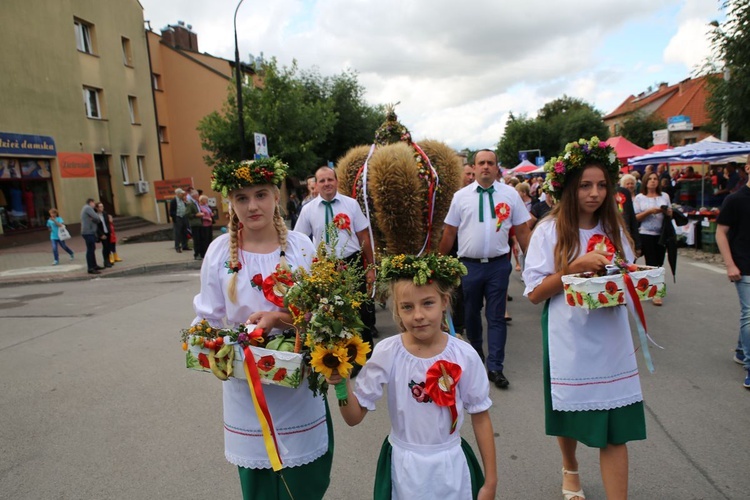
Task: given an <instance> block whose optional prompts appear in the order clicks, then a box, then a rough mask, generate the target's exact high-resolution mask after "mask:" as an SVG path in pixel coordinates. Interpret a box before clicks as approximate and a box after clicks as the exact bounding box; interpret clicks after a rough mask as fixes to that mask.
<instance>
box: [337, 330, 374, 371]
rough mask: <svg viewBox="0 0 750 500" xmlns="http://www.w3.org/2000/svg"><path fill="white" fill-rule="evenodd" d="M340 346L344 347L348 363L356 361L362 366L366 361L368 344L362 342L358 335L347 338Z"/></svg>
mask: <svg viewBox="0 0 750 500" xmlns="http://www.w3.org/2000/svg"><path fill="white" fill-rule="evenodd" d="M342 347H343V348H344V349H346V353H347V356H348V359H349V362H350V363H356V364H358V365H360V366H364V364H365V362H366V361H367V353H368V352H370V350H371V349H370V344H369V343H367V342H363V341H362V338H361V337H360V336H359V335H354V336H353V337H352V338H350V339H349V340H347V341H345V342H344V343H343V344H342Z"/></svg>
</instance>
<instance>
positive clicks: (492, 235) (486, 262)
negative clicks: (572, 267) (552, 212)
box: [439, 149, 530, 389]
mask: <svg viewBox="0 0 750 500" xmlns="http://www.w3.org/2000/svg"><path fill="white" fill-rule="evenodd" d="M497 173H498V165H497V156H496V155H495V152H494V151H491V150H489V149H482V150H480V151H477V153H476V154H475V156H474V174H475V178H476V181H475V182H472V183H471V184H469V185H468V186H466V187H464V188H463V189H460V190H459V191H457V192H456V194H454V195H453V200H452V201H451V206H450V209H449V210H448V215H447V216H446V217H445V224H444V226H443V237H442V239H441V240H440V246H439V252H440V253H441V254H443V255H447V254H448V253H449V252H450V250H451V246H453V242H454V240H455V239H456V236H458V258H459V259H460V260H461V262H462V263H463V264H464V265H465V266H466V269H467V270H468V274H467V275H466V276H464V277H463V278H462V279H461V285H462V287H463V291H464V318H465V319H464V321H465V326H466V335H467V337H468V338H469V342H471V345H472V346H473V347H474V349H476V351H477V352H478V353H479V356H480V357H481V358H482V360H484V359H485V357H484V348H483V343H484V341H483V338H482V317H481V313H482V307H483V306H485V317H486V318H487V347H488V352H487V359H486V361H487V377H488V378H489V380H490V381H491V382H492V383H494V384H495V386H497V387H498V388H500V389H505V388H507V387H508V385H509V384H510V383H509V382H508V379H507V378H506V377H505V375H504V374H503V368H504V362H505V339H506V336H507V324H506V322H505V296H506V294H507V292H508V281H509V278H510V259H508V253H509V252H510V250H511V249H510V245H509V243H508V232H509V231H510V228H511V226H512V227H514V228H515V230H516V231H515V232H516V237H517V238H518V243H519V244H520V245H521V250H523V252H524V253H526V248H527V247H528V244H529V234H530V230H529V226H528V225H527V224H526V221H528V220H529V218H530V216H529V212H528V210H526V206H525V205H524V203H523V200H522V199H521V197H520V196H519V194H518V192H517V191H516V190H515V189H514V188H512V187H510V186H507V185H505V184H501V183H500V182H498V181H497V180H496V179H497ZM485 302H486V304H485Z"/></svg>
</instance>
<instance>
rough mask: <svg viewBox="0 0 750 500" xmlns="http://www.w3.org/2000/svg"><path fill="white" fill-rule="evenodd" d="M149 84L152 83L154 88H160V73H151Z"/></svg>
mask: <svg viewBox="0 0 750 500" xmlns="http://www.w3.org/2000/svg"><path fill="white" fill-rule="evenodd" d="M151 84H152V85H153V87H154V90H161V75H157V74H156V73H151Z"/></svg>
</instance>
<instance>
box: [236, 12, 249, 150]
mask: <svg viewBox="0 0 750 500" xmlns="http://www.w3.org/2000/svg"><path fill="white" fill-rule="evenodd" d="M244 1H245V0H240V2H239V3H238V4H237V8H236V9H234V67H235V69H236V70H237V76H236V77H235V79H236V80H237V121H238V122H239V123H238V125H239V126H238V128H239V130H240V160H241V161H242V160H247V159H248V158H247V146H246V145H245V119H244V116H243V110H242V69H241V67H240V48H239V45H238V44H237V11H238V10H240V5H242V2H244Z"/></svg>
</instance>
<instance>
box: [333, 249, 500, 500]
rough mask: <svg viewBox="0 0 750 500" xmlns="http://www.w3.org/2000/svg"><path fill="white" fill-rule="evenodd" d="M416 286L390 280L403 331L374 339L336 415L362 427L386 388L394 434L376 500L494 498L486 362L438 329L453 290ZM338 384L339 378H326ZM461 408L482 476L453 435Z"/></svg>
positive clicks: (433, 283)
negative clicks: (468, 423) (346, 400)
mask: <svg viewBox="0 0 750 500" xmlns="http://www.w3.org/2000/svg"><path fill="white" fill-rule="evenodd" d="M399 257H403V256H399ZM430 258H432V259H438V260H440V259H449V258H450V257H435V256H432V257H430ZM410 259H413V260H412V262H419V259H421V258H415V257H410ZM450 259H452V258H450ZM453 260H455V259H453ZM455 264H456V265H457V266H461V265H460V264H459V263H458V261H456V262H455ZM443 269H445V268H444V267H443ZM464 272H465V270H464ZM380 274H381V275H383V271H382V266H381V272H380ZM433 276H434V275H433ZM414 281H417V278H416V277H415V278H414V279H411V278H406V277H401V278H399V279H396V280H394V281H392V282H391V285H390V288H391V297H392V299H393V306H392V307H393V316H394V319H395V320H396V323H397V324H398V325H399V326H400V328H401V330H402V333H401V334H400V335H395V336H392V337H389V338H386V339H383V340H381V341H379V342H378V343H377V344H376V345H375V349H374V351H373V355H372V358H371V359H370V360H368V361H367V363H366V364H365V366H364V367H363V368H362V371H361V372H360V373H359V375H358V376H357V378H356V381H355V382H349V381H347V388H348V395H349V404H348V405H347V406H342V407H340V410H341V414H342V416H343V417H344V420H345V421H346V423H347V424H349V425H350V426H354V425H357V424H359V423H360V422H362V420H363V419H364V418H365V416H366V415H367V413H368V411H372V410H375V403H376V402H377V401H378V400H379V399H380V398H381V397H382V396H383V388H384V386H385V385H388V391H387V392H388V395H387V397H388V410H389V415H390V420H391V433H390V435H389V436H388V437H387V438H386V439H385V441H384V443H383V447H382V449H381V454H380V459H379V460H378V466H377V471H376V477H375V489H374V495H373V498H375V499H376V500H382V499H391V498H394V499H397V498H398V499H408V498H417V497H418V498H441V497H442V498H452V499H462V500H463V499H465V500H470V499H476V498H479V499H482V500H489V499H492V498H495V491H496V488H497V466H496V458H495V444H494V438H493V430H492V422H491V420H490V417H489V411H488V410H489V407H490V406H491V405H492V401H491V400H490V398H489V382H488V380H487V374H486V372H485V370H484V365H483V364H482V361H481V360H480V358H479V355H478V354H477V353H476V351H475V350H474V349H473V348H472V347H471V345H470V344H468V343H466V342H463V341H461V340H458V339H457V338H456V337H452V336H450V335H449V334H447V333H445V332H444V331H443V325H444V323H443V318H444V314H445V311H446V310H447V308H448V307H449V306H450V293H451V290H450V285H448V286H446V284H445V283H442V282H440V280H439V279H434V280H432V279H431V280H429V281H428V282H427V283H426V284H424V285H417V284H415V283H414ZM340 381H341V378H340V376H339V375H338V374H336V373H334V375H333V377H331V379H329V383H336V382H340ZM464 410H466V412H468V413H469V414H470V415H471V423H472V427H473V430H474V434H475V436H476V440H477V444H478V447H479V452H480V455H481V459H482V465H483V466H484V477H483V476H482V471H481V468H480V465H479V461H478V460H477V458H476V456H475V455H474V453H473V451H472V450H471V447H470V446H469V444H468V443H467V442H466V441H465V440H463V439H462V438H461V437H460V435H459V432H458V430H459V429H460V428H461V423H462V422H463V419H464ZM407 464H408V465H407ZM415 469H417V470H415ZM470 469H471V472H470ZM472 479H473V480H472Z"/></svg>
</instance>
